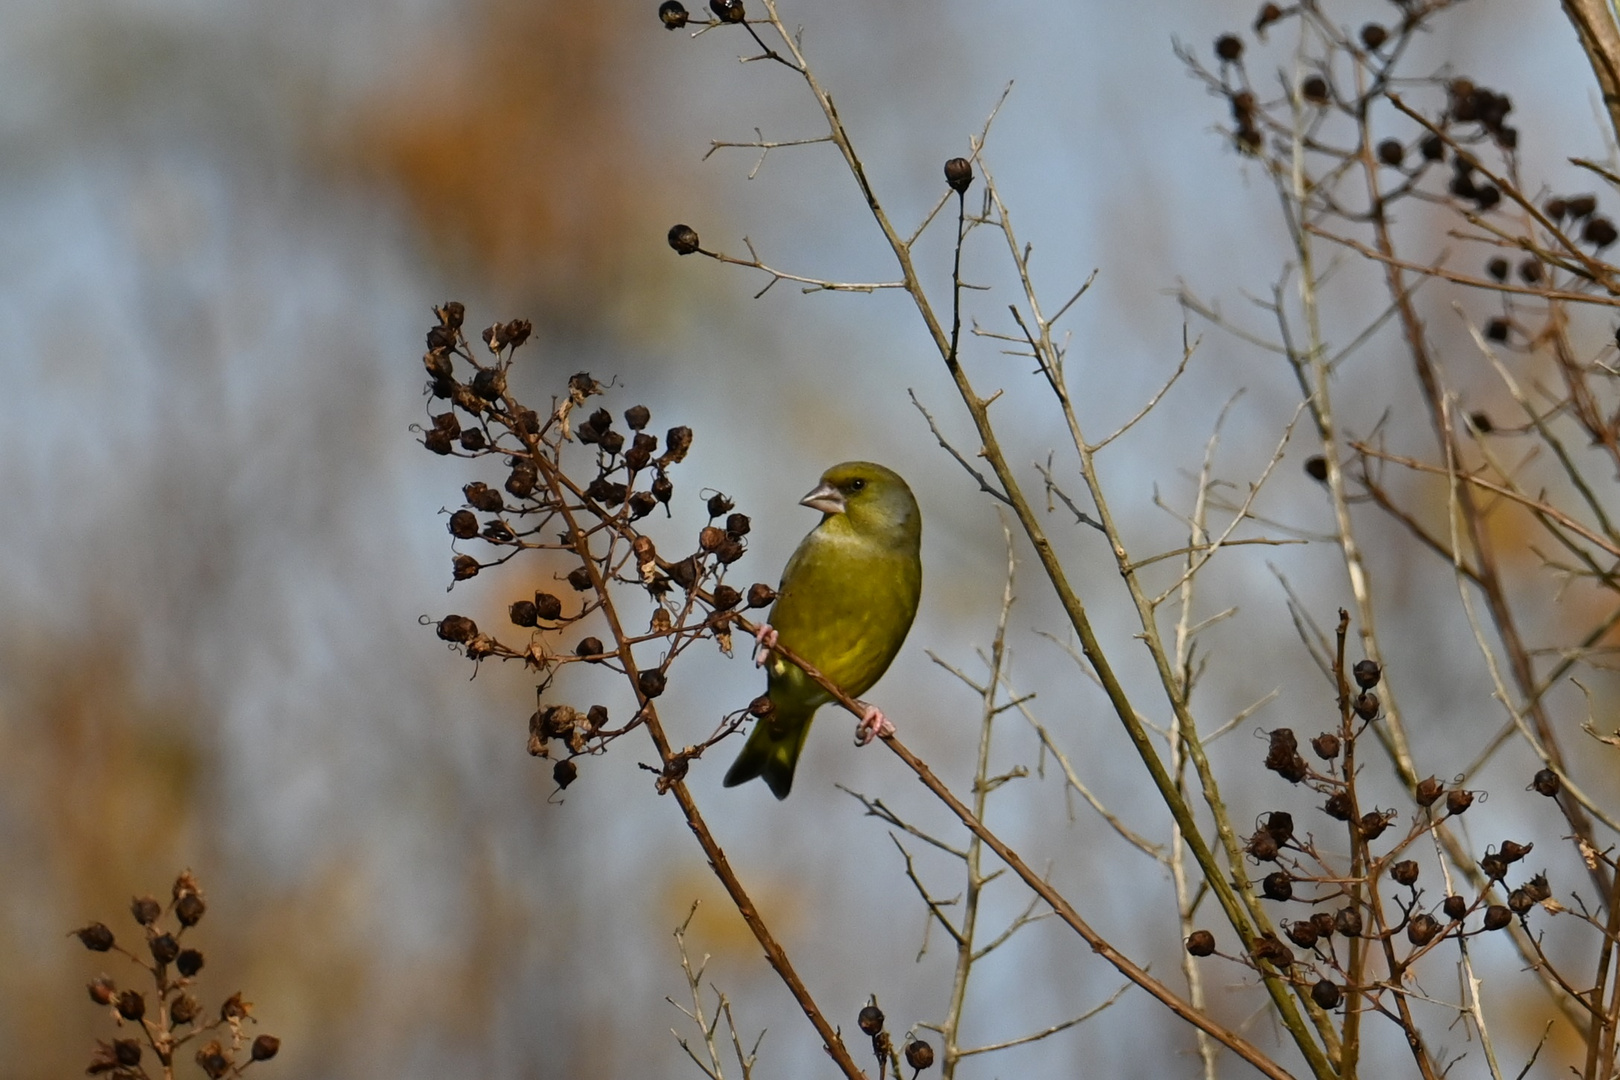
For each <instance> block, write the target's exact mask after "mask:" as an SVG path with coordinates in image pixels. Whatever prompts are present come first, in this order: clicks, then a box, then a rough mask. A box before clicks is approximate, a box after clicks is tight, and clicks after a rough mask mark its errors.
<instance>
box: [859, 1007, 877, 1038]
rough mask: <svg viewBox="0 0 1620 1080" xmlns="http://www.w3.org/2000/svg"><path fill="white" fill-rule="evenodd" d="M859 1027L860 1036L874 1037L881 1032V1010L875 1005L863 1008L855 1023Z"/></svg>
mask: <svg viewBox="0 0 1620 1080" xmlns="http://www.w3.org/2000/svg"><path fill="white" fill-rule="evenodd" d="M855 1022H856V1023H857V1024H859V1025H860V1027H861V1034H863V1035H876V1034H877V1033H878V1032H880V1031H882V1030H883V1010H882V1009H880V1008H878V1007H877V1006H876V1005H868V1006H866V1007H865V1008H863V1009H862V1010H861V1012H860V1015H859V1016H858V1017H857V1018H856V1021H855Z"/></svg>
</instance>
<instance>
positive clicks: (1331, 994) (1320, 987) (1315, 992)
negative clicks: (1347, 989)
mask: <svg viewBox="0 0 1620 1080" xmlns="http://www.w3.org/2000/svg"><path fill="white" fill-rule="evenodd" d="M1311 1000H1312V1001H1314V1002H1316V1006H1317V1008H1319V1009H1337V1008H1338V1007H1339V1003H1340V1002H1341V1001H1343V1000H1344V992H1343V991H1341V990H1340V989H1339V987H1338V984H1337V983H1334V982H1333V981H1332V980H1330V979H1323V980H1322V981H1321V982H1318V983H1317V984H1316V985H1314V986H1312V987H1311Z"/></svg>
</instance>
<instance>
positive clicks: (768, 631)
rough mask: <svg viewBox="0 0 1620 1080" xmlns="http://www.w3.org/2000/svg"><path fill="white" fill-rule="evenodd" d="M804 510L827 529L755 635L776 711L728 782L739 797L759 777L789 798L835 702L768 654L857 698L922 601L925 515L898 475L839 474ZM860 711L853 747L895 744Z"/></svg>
mask: <svg viewBox="0 0 1620 1080" xmlns="http://www.w3.org/2000/svg"><path fill="white" fill-rule="evenodd" d="M800 504H801V505H803V506H808V507H811V508H813V509H816V510H820V511H821V513H822V518H821V524H819V525H817V526H816V527H815V528H814V529H811V530H810V533H809V535H808V536H806V537H805V538H804V540H803V541H801V542H800V544H799V548H798V550H797V551H795V552H794V553H793V557H792V558H791V559H789V560H788V564H787V569H785V570H783V571H782V584H781V586H780V587H779V588H778V589H777V598H776V604H775V606H774V607H772V608H771V611H770V616H769V621H768V622H767V623H766V624H765V625H763V626H761V627H760V629H759V633H758V638H759V645H760V650H759V653H758V655H757V657H756V662H757V663H760V664H762V665H763V666H764V667H765V669H766V675H767V678H768V680H769V681H768V684H767V687H766V694H767V695H768V696H769V698H770V700H771V704H772V705H773V706H775V707H774V708H773V709H772V710H771V711H770V712H769V713H768V714H767V715H765V716H764V717H762V718H761V719H760V720H759V721H758V722H757V723H756V724H755V725H754V730H753V731H752V732H751V733H750V734H749V736H748V741H747V742H746V743H744V744H743V748H742V751H741V753H739V754H738V755H737V760H736V761H735V762H734V763H733V764H732V766H731V768H730V770H728V771H727V773H726V780H725V783H726V786H727V787H734V786H736V785H737V784H741V783H744V782H745V781H748V780H752V779H753V778H754V777H756V776H758V777H761V778H763V779H764V781H765V784H766V786H768V787H769V788H770V789H771V793H772V794H773V795H775V796H776V797H777V798H778V799H785V798H787V796H788V792H789V791H791V790H792V789H793V769H794V766H796V765H797V764H798V762H799V752H800V751H801V750H803V749H804V739H805V736H806V735H807V734H809V731H810V721H811V719H812V718H813V717H814V716H815V714H816V710H817V709H819V708H821V706H823V705H825V704H827V703H828V702H830V701H832V700H833V699H832V696H831V695H830V694H828V693H827V692H826V691H825V690H823V689H822V688H821V687H820V686H818V685H816V684H815V683H814V682H812V681H811V680H810V678H809V677H808V676H806V675H805V673H804V672H803V671H801V670H800V669H799V668H797V667H794V666H793V665H792V664H789V663H788V662H786V661H785V660H783V659H782V658H781V657H780V656H777V655H775V654H774V653H773V652H772V651H771V650H772V647H773V646H775V645H777V644H780V645H781V646H782V647H783V648H786V649H790V650H792V651H793V652H794V653H796V654H797V655H799V656H802V657H803V658H804V659H805V660H806V661H808V662H809V663H810V664H811V665H812V666H814V667H815V668H816V669H817V670H819V671H820V672H821V673H822V674H823V675H825V676H826V677H827V679H828V680H829V681H831V682H832V683H833V684H834V685H835V686H838V687H840V688H842V689H843V690H844V691H845V692H846V693H848V694H849V695H850V696H852V697H856V696H858V695H860V694H863V693H865V692H866V691H867V690H868V689H869V688H870V687H871V686H872V684H873V683H875V682H877V681H878V678H879V677H880V676H881V675H882V674H883V673H884V671H886V670H887V669H888V667H889V664H890V662H892V661H893V660H894V658H895V654H897V653H898V652H899V651H900V646H901V644H902V643H903V642H904V641H905V640H906V632H907V631H909V630H910V629H911V622H912V619H914V618H915V617H916V615H917V601H918V599H919V598H920V597H921V595H922V511H921V510H919V509H918V508H917V500H916V499H915V498H914V497H913V496H912V494H911V489H910V488H909V487H907V486H906V482H905V481H904V480H902V479H901V478H900V476H899V475H898V474H897V473H895V472H894V471H893V470H891V469H886V468H884V467H883V466H882V465H874V464H873V463H872V462H870V461H846V462H844V463H843V464H842V465H834V466H833V467H832V468H830V469H828V470H827V471H826V472H825V473H823V474H822V476H821V483H820V484H819V485H818V486H817V487H816V489H815V490H814V491H812V492H810V494H808V495H806V496H805V497H804V498H803V499H801V500H800ZM860 704H861V705H863V706H865V709H866V711H865V714H864V715H863V717H862V719H861V723H860V726H859V727H858V728H857V729H856V741H857V743H859V744H861V745H864V744H866V743H867V742H870V741H871V739H872V737H873V736H874V735H890V734H893V732H894V727H893V725H892V724H890V723H889V721H888V719H887V718H886V717H884V715H883V713H882V711H881V710H879V709H876V708H874V707H872V706H870V705H866V703H865V702H860Z"/></svg>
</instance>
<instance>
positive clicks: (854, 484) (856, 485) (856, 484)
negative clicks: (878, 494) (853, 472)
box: [849, 480, 866, 491]
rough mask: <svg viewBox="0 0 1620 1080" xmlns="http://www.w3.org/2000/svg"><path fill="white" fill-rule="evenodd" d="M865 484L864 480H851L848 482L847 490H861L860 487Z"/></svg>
mask: <svg viewBox="0 0 1620 1080" xmlns="http://www.w3.org/2000/svg"><path fill="white" fill-rule="evenodd" d="M865 486H866V481H865V480H851V481H850V482H849V490H851V491H859V490H861V488H863V487H865Z"/></svg>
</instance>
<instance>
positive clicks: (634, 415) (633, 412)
mask: <svg viewBox="0 0 1620 1080" xmlns="http://www.w3.org/2000/svg"><path fill="white" fill-rule="evenodd" d="M651 420H652V412H651V411H650V410H649V409H648V408H647V406H645V405H632V406H630V407H629V408H628V409H626V410H624V426H625V427H627V428H629V429H630V430H631V431H640V430H641V429H642V428H644V427H646V426H647V424H648V423H649V422H650V421H651Z"/></svg>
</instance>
